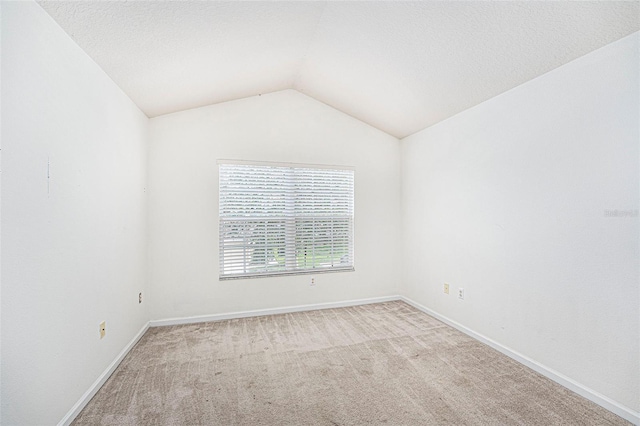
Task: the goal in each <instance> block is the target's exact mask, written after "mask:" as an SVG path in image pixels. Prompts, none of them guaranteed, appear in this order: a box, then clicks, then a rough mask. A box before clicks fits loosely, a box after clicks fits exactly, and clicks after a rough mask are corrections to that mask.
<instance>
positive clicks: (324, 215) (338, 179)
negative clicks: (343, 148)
mask: <svg viewBox="0 0 640 426" xmlns="http://www.w3.org/2000/svg"><path fill="white" fill-rule="evenodd" d="M219 174H220V278H221V279H229V278H246V277H257V276H265V275H281V274H299V273H305V272H321V271H327V272H328V271H345V270H347V271H348V270H353V180H354V172H353V170H348V169H328V168H326V169H325V168H316V167H312V166H303V165H300V166H298V165H268V164H258V165H254V164H227V163H223V164H220V165H219Z"/></svg>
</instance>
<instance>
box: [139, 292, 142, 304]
mask: <svg viewBox="0 0 640 426" xmlns="http://www.w3.org/2000/svg"><path fill="white" fill-rule="evenodd" d="M138 303H142V293H138Z"/></svg>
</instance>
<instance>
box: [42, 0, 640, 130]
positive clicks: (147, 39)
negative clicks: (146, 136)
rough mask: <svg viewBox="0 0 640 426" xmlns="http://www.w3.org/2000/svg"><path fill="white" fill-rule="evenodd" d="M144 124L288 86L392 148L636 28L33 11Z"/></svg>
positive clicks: (72, 6) (418, 15)
mask: <svg viewBox="0 0 640 426" xmlns="http://www.w3.org/2000/svg"><path fill="white" fill-rule="evenodd" d="M38 3H39V4H40V5H41V6H42V7H43V8H44V9H45V11H47V12H48V13H49V14H50V15H51V16H52V18H53V19H55V20H56V21H57V22H58V24H59V25H60V26H61V27H62V28H63V29H64V30H65V31H66V32H67V33H68V34H69V35H70V36H71V37H72V38H73V39H74V40H75V41H76V43H77V44H78V45H79V46H80V47H81V48H82V49H84V50H85V52H87V54H88V55H89V56H90V57H92V58H93V60H94V61H95V62H96V63H97V64H98V65H99V66H100V67H102V68H103V70H104V71H105V72H106V73H107V74H108V75H109V76H110V77H111V78H112V79H113V81H114V82H115V83H116V84H118V85H119V86H120V87H121V88H122V90H123V91H124V92H125V93H126V94H127V95H128V96H129V97H130V98H131V99H132V100H133V101H134V102H135V103H136V104H137V105H138V106H139V107H140V109H141V110H142V111H143V112H144V113H145V114H147V116H149V117H155V116H158V115H163V114H167V113H171V112H176V111H181V110H185V109H191V108H196V107H199V106H205V105H210V104H215V103H220V102H225V101H229V100H233V99H239V98H245V97H249V96H255V95H258V94H261V93H269V92H275V91H279V90H283V89H295V90H298V91H300V92H302V93H304V94H306V95H308V96H311V97H313V98H314V99H316V100H318V101H320V102H323V103H325V104H327V105H330V106H332V107H333V108H336V109H338V110H340V111H342V112H344V113H346V114H348V115H350V116H352V117H355V118H357V119H359V120H361V121H363V122H365V123H367V124H369V125H371V126H373V127H375V128H378V129H380V130H382V131H384V132H386V133H388V134H390V135H392V136H395V137H397V138H399V139H401V138H403V137H405V136H407V135H410V134H413V133H415V132H417V131H419V130H421V129H424V128H426V127H429V126H431V125H433V124H435V123H438V122H439V121H442V120H444V119H446V118H448V117H451V116H452V115H455V114H457V113H459V112H461V111H463V110H465V109H467V108H470V107H472V106H474V105H477V104H479V103H481V102H484V101H485V100H487V99H490V98H492V97H494V96H496V95H498V94H500V93H503V92H505V91H507V90H509V89H511V88H513V87H516V86H518V85H520V84H522V83H525V82H527V81H529V80H531V79H533V78H535V77H537V76H539V75H541V74H544V73H546V72H548V71H551V70H552V69H554V68H557V67H559V66H561V65H564V64H566V63H567V62H569V61H571V60H573V59H576V58H578V57H580V56H582V55H585V54H587V53H589V52H591V51H593V50H595V49H598V48H600V47H602V46H604V45H606V44H609V43H611V42H613V41H616V40H618V39H620V38H622V37H624V36H626V35H629V34H631V33H633V32H636V31H638V30H640V1H616V0H613V1H482V2H480V1H397V2H396V1H357V2H355V1H354V2H351V1H342V2H332V1H285V2H282V1H275V2H260V1H257V2H251V1H250V2H227V1H179V2H175V1H139V2H131V1H113V2H101V1H40V2H38Z"/></svg>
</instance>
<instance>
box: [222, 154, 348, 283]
mask: <svg viewBox="0 0 640 426" xmlns="http://www.w3.org/2000/svg"><path fill="white" fill-rule="evenodd" d="M217 164H218V166H221V165H232V166H258V167H259V166H265V167H274V168H291V169H318V170H335V171H338V170H349V171H352V172H353V175H352V182H351V183H352V185H353V186H352V192H351V194H352V200H351V204H350V208H351V215H350V231H351V232H350V236H349V243H348V245H349V249H348V250H349V255H350V256H349V257H350V260H351V262H350V264H349V265H347V266H344V267H341V266H331V267H313V268H310V269H291V270H287V271H282V270H279V271H261V272H256V273H246V272H245V273H239V274H228V275H225V274H224V265H223V264H224V260H223V253H224V249H223V231H222V223H223V218H222V211H221V204H220V203H221V200H220V197H221V195H222V194H219V205H218V207H219V212H218V220H219V223H218V229H219V232H220V234H219V236H218V238H219V244H220V246H219V250H220V251H219V255H218V256H219V263H220V270H219V279H220V280H221V281H223V280H236V279H253V278H265V277H279V276H292V275H293V276H295V275H309V274H324V273H337V272H353V271H355V255H354V252H355V223H354V219H355V167H351V166H343V165H324V164H322V165H321V164H301V163H287V162H265V161H247V160H226V159H224V160H222V159H221V160H217ZM218 177H219V178H220V167H219V171H218ZM218 189H219V190H220V182H218ZM251 218H254V219H253V220H255V219H256V218H257V217H254V216H249V217H247V220H252V219H251ZM266 218H268V219H274V220H275V219H279V218H275V217H270V216H267V217H266ZM291 218H298V219H299V218H300V217H299V216H287V219H288V220H287V221H286V222H285V226H291V223H292V222H293V223H295V220H294V221H291V220H290V219H291ZM326 218H328V219H330V218H331V216H327V217H326ZM340 218H343V216H340ZM260 219H262V217H260ZM280 219H282V218H280ZM238 220H243V218H242V217H238V219H231V220H230V221H238ZM295 232H296V230H295V228H294V229H293V230H289V231H288V232H285V239H287V240H288V239H289V238H291V236H292V235H295ZM285 246H286V247H288V249H286V250H288V251H287V253H291V247H293V248H294V250H295V242H291V241H289V242H287V243H286V244H285ZM285 262H286V263H287V264H289V262H291V259H290V256H289V255H287V257H286V260H285ZM293 262H295V257H293ZM289 267H292V268H293V267H295V263H294V264H293V265H291V264H289Z"/></svg>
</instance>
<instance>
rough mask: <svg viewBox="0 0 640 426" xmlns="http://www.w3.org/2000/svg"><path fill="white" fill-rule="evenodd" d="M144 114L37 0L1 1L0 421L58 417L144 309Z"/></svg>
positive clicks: (138, 324)
mask: <svg viewBox="0 0 640 426" xmlns="http://www.w3.org/2000/svg"><path fill="white" fill-rule="evenodd" d="M147 122H148V119H147V118H146V117H145V116H144V115H143V114H142V113H141V112H140V110H139V109H138V108H137V107H136V106H135V105H134V104H133V103H132V102H131V101H130V100H129V99H128V98H127V97H126V96H125V95H124V94H123V93H122V92H121V91H120V89H119V88H118V87H117V86H116V85H115V84H114V83H113V82H112V81H111V80H110V79H109V78H108V77H107V76H106V74H104V72H103V71H102V70H101V69H100V68H99V67H98V66H97V65H96V64H95V63H94V62H93V61H91V59H89V58H88V57H87V56H86V55H85V54H84V52H83V51H82V50H81V49H80V48H79V47H78V46H77V45H75V44H74V43H73V41H72V40H71V39H70V38H69V36H68V35H67V34H66V33H65V32H64V31H62V29H60V28H59V27H58V25H57V24H56V23H55V22H54V21H53V20H52V19H51V17H50V16H49V15H47V14H46V13H45V12H44V10H42V9H41V8H40V6H38V5H37V4H36V3H32V2H2V145H3V146H2V150H3V151H2V174H3V176H2V201H3V202H2V393H1V398H2V420H1V423H2V424H6V425H36V424H37V425H46V424H55V423H57V422H59V421H60V420H61V419H62V418H63V416H64V415H65V414H66V413H67V412H68V411H69V410H70V409H71V407H72V406H73V405H74V404H75V403H76V402H77V401H78V400H79V398H80V397H81V396H82V395H83V393H84V392H85V391H87V390H88V389H89V387H90V386H91V385H92V383H93V382H94V381H95V380H96V379H97V378H98V376H99V375H100V374H101V373H102V372H103V371H104V370H105V369H106V368H107V366H108V365H109V364H110V363H111V362H112V361H113V360H114V359H115V358H116V356H117V355H118V354H119V353H120V351H121V350H122V349H123V348H124V347H125V346H126V345H127V343H129V341H130V340H131V339H132V338H133V337H134V336H135V335H136V334H137V333H138V331H139V330H140V329H141V328H142V327H143V326H144V324H145V323H146V321H147V320H148V318H147V315H146V313H145V306H146V305H145V304H144V303H143V304H141V305H139V304H138V293H139V292H140V291H143V290H144V284H145V261H146V260H145V222H146V219H145V217H146V202H145V195H144V183H145V173H146V171H145V169H146V137H147V125H148V124H147ZM103 320H106V336H105V338H104V339H102V340H101V339H100V337H99V331H98V325H99V323H100V322H101V321H103Z"/></svg>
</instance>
